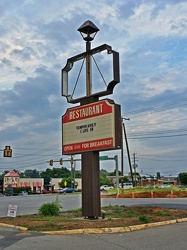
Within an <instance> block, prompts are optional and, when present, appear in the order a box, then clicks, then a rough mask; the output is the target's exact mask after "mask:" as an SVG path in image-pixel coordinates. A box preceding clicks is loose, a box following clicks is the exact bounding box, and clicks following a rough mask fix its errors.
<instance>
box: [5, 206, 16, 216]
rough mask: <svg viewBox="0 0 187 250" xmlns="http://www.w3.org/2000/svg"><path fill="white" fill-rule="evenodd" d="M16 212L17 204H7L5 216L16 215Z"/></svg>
mask: <svg viewBox="0 0 187 250" xmlns="http://www.w3.org/2000/svg"><path fill="white" fill-rule="evenodd" d="M16 213H17V205H9V206H8V213H7V216H9V217H16Z"/></svg>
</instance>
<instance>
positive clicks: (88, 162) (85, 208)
mask: <svg viewBox="0 0 187 250" xmlns="http://www.w3.org/2000/svg"><path fill="white" fill-rule="evenodd" d="M90 49H91V43H90V42H89V41H87V42H86V51H87V52H88V53H87V57H86V96H87V97H88V98H86V99H84V100H82V101H81V105H85V104H89V103H92V102H95V101H98V97H95V98H91V97H90V95H91V91H92V90H91V88H92V82H91V77H92V76H91V58H90V54H89V50H90ZM82 215H83V216H84V217H85V218H90V219H96V218H98V217H99V216H101V199H100V167H99V151H91V152H84V153H82Z"/></svg>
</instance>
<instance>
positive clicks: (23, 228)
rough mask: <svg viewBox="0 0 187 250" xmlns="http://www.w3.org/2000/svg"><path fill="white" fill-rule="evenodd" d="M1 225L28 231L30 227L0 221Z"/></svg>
mask: <svg viewBox="0 0 187 250" xmlns="http://www.w3.org/2000/svg"><path fill="white" fill-rule="evenodd" d="M0 227H8V228H15V229H18V230H20V231H28V228H26V227H20V226H15V225H10V224H5V223H0Z"/></svg>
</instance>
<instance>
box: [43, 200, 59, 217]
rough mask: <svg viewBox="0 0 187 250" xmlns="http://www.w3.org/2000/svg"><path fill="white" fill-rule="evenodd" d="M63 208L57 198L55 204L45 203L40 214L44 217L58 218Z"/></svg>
mask: <svg viewBox="0 0 187 250" xmlns="http://www.w3.org/2000/svg"><path fill="white" fill-rule="evenodd" d="M61 208H62V206H61V205H60V202H59V200H58V197H57V198H56V200H55V201H53V202H50V203H44V204H43V205H42V206H41V207H40V208H39V214H40V215H43V216H58V215H59V213H60V210H61Z"/></svg>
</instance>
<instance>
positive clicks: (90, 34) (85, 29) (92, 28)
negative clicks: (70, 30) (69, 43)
mask: <svg viewBox="0 0 187 250" xmlns="http://www.w3.org/2000/svg"><path fill="white" fill-rule="evenodd" d="M78 31H79V32H80V33H81V36H82V38H83V39H84V40H85V41H86V42H90V41H92V40H93V39H94V37H95V36H96V34H97V32H98V31H99V28H97V26H96V25H95V24H94V23H92V22H91V21H89V20H88V21H86V22H84V23H83V24H82V25H81V26H80V27H79V28H78Z"/></svg>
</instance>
